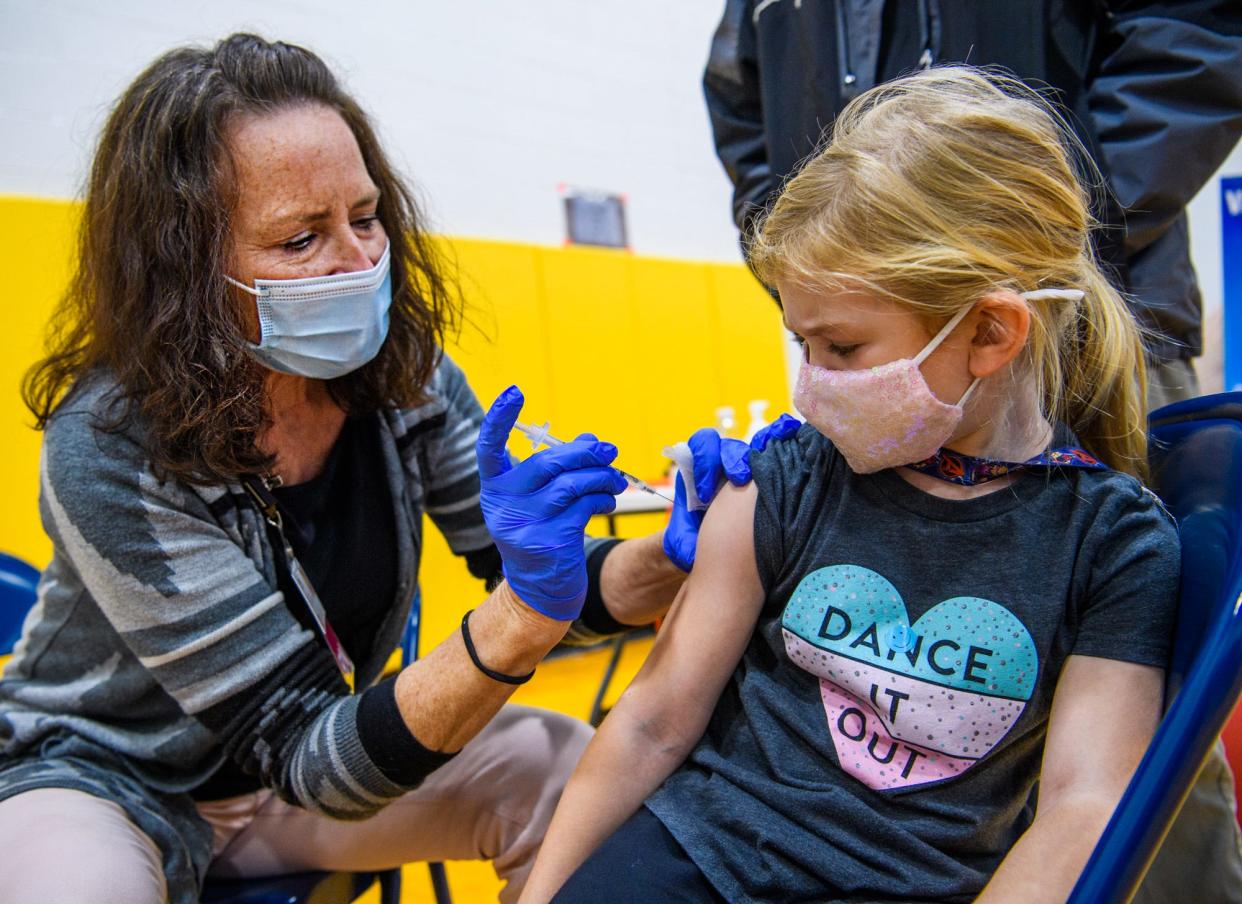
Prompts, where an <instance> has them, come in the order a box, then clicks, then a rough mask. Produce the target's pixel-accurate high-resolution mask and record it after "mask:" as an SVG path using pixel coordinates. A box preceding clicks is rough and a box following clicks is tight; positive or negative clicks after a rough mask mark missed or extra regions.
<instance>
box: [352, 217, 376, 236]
mask: <svg viewBox="0 0 1242 904" xmlns="http://www.w3.org/2000/svg"><path fill="white" fill-rule="evenodd" d="M378 225H379V217H378V216H375V215H374V214H372V215H371V216H369V217H362V218H361V219H358V220H354V228H355V229H359V230H361V231H363V232H370V231H371V230H372V229H374V228H375V227H376V226H378Z"/></svg>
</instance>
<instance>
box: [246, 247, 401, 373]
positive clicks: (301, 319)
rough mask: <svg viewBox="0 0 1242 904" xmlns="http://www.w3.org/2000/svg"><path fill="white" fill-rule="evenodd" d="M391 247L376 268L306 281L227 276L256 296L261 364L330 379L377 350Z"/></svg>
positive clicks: (388, 295) (384, 321)
mask: <svg viewBox="0 0 1242 904" xmlns="http://www.w3.org/2000/svg"><path fill="white" fill-rule="evenodd" d="M388 251H389V249H388V248H385V249H384V255H383V257H381V258H380V259H379V263H377V264H376V265H375V266H374V267H372V268H371V269H369V270H358V271H357V272H354V273H334V274H332V275H331V276H308V277H305V278H304V279H256V280H255V281H254V288H251V287H250V286H246V285H243V284H242V283H239V282H238V281H237V280H235V279H233V278H232V277H230V276H225V277H224V278H225V279H227V280H228V281H229V282H231V283H232V284H233V285H235V286H237V287H238V288H239V289H242V290H244V291H246V292H249V293H250V294H251V295H254V296H256V298H257V302H256V305H257V307H258V310H259V330H260V338H259V344H258V345H253V344H249V343H247V345H248V351H249V352H250V354H251V355H252V356H253V357H254V358H255V359H256V360H257V361H259V362H260V363H262V364H263V365H265V366H266V367H270V368H271V369H272V370H278V371H280V372H281V373H286V374H295V375H297V376H300V377H311V378H313V379H316V380H331V379H333V378H335V377H342V376H344V375H345V374H347V373H351V372H352V371H355V370H357V369H358V368H360V367H362V365H364V364H366V363H367V362H368V361H370V360H371V359H372V358H374V357H375V356H376V355H378V354H379V350H380V346H382V345H383V344H384V339H385V338H386V337H387V336H388V308H389V306H390V305H391V304H392V274H391V273H390V272H389V269H388Z"/></svg>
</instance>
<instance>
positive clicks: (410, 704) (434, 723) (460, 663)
mask: <svg viewBox="0 0 1242 904" xmlns="http://www.w3.org/2000/svg"><path fill="white" fill-rule="evenodd" d="M569 624H570V623H569V622H564V621H557V620H556V619H552V618H548V617H547V616H546V615H542V614H541V613H539V612H536V611H535V610H534V609H532V608H530V607H529V606H527V605H526V604H525V603H523V602H522V601H521V600H519V599H518V598H517V596H516V595H515V594H514V593H513V591H512V590H511V589H510V588H509V584H508V582H507V581H505V582H502V583H501V585H500V586H499V587H497V588H496V589H495V590H494V591H493V592H492V594H491V596H489V597H488V598H487V600H486V601H485V602H484V603H483V604H482V605H480V606H479V607H478V608H477V609H475V610H474V612H473V613H471V615H470V636H471V639H472V640H473V641H474V647H475V651H476V652H477V653H478V656H479V659H480V661H481V662H482V663H483V664H484V665H486V666H487V667H488V668H489V669H491V670H492V671H495V672H501V673H503V674H506V675H513V676H519V675H525V674H526V673H528V672H530V671H531V670H532V669H534V668H535V666H537V665H538V664H539V663H540V662H541V661H542V660H543V658H544V656H546V655H547V653H548V651H549V650H551V649H552V648H553V647H554V646H556V644H557V643H559V642H560V640H561V638H562V637H564V636H565V632H566V631H567V630H568V629H569ZM516 689H517V687H516V685H512V684H506V683H504V682H501V681H495V680H493V679H491V678H489V677H487V676H486V675H485V674H483V672H481V671H480V670H479V669H478V668H477V667H476V666H475V664H474V662H473V661H472V660H471V658H470V654H469V653H467V652H466V645H465V642H464V640H463V639H462V635H461V629H460V628H459V629H458V630H456V631H454V632H453V634H452V636H450V637H449V638H448V639H446V640H445V641H443V642H442V643H441V644H439V645H438V646H437V647H436V648H435V649H433V650H432V651H431V652H430V653H428V654H427V655H426V656H423V657H421V658H420V659H419V660H418V661H417V662H414V663H412V664H411V665H408V666H406V667H405V668H404V669H403V670H402V671H401V674H400V675H398V676H397V684H396V688H395V691H396V698H397V709H398V710H400V712H401V717H402V719H403V720H404V721H405V725H406V727H407V728H408V729H409V730H410V733H411V734H413V735H414V737H415V738H417V739H418V741H419V743H420V744H422V745H423V746H424V747H426V748H427V749H429V750H435V751H440V752H443V753H453V752H455V751H458V750H460V749H461V748H462V747H463V746H464V745H465V743H466V742H467V741H469V740H470V739H471V738H473V737H474V736H475V735H476V734H478V733H479V731H480V730H481V729H482V728H483V726H484V725H486V724H487V723H488V722H489V721H490V720H491V718H492V716H494V715H496V712H497V711H498V710H499V709H500V707H501V706H503V705H504V704H505V702H506V701H507V700H508V699H509V697H510V696H511V695H512V694H513V692H514V690H516Z"/></svg>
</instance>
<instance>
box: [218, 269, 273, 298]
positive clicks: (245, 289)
mask: <svg viewBox="0 0 1242 904" xmlns="http://www.w3.org/2000/svg"><path fill="white" fill-rule="evenodd" d="M222 275H223V276H224V278H225V279H226V280H228V281H229V282H231V283H232V284H233V285H235V286H237V288H239V289H241V290H242V291H243V292H249V293H250V294H251V295H253V296H254V297H255V298H260V297H262V295H263V293H262V292H260V291H259V290H258V289H252V288H250V286H248V285H246V284H245V283H239V282H238V281H237V280H235V279H234V278H233V277H231V276H229V275H228V274H227V273H224V274H222Z"/></svg>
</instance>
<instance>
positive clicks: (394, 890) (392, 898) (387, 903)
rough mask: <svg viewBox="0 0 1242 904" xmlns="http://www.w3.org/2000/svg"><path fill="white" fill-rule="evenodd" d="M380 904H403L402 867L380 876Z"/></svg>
mask: <svg viewBox="0 0 1242 904" xmlns="http://www.w3.org/2000/svg"><path fill="white" fill-rule="evenodd" d="M379 887H380V893H379V899H380V904H401V867H397V868H396V869H389V870H384V872H382V873H380V874H379Z"/></svg>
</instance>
